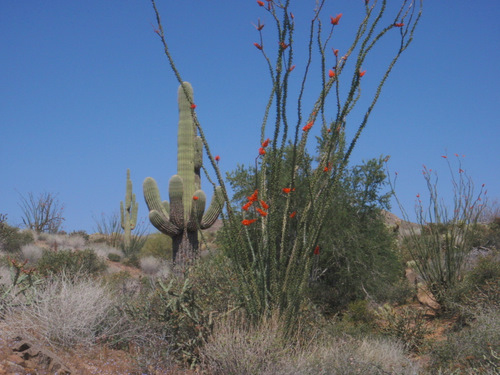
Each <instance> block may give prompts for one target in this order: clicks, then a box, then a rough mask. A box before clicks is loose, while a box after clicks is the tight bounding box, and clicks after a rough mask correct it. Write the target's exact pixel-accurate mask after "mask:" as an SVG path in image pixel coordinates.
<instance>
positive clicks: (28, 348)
mask: <svg viewBox="0 0 500 375" xmlns="http://www.w3.org/2000/svg"><path fill="white" fill-rule="evenodd" d="M12 349H13V351H14V352H17V353H19V354H13V355H12V356H11V357H17V358H19V359H20V360H21V363H17V362H14V363H16V364H19V365H22V366H25V367H27V366H28V365H29V367H34V364H35V362H37V363H39V364H41V365H42V366H43V367H45V368H46V369H47V370H49V371H51V372H52V373H57V374H59V375H69V374H71V373H75V371H74V370H73V369H71V368H69V367H68V366H66V365H64V363H63V361H62V359H61V358H59V357H58V356H57V355H56V354H55V353H52V352H51V351H50V350H48V349H44V348H39V347H36V346H35V345H33V344H31V343H30V342H28V341H26V340H22V341H20V342H18V343H17V344H16V345H15V346H14V347H13V348H12ZM26 361H28V362H29V363H26Z"/></svg>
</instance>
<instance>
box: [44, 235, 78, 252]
mask: <svg viewBox="0 0 500 375" xmlns="http://www.w3.org/2000/svg"><path fill="white" fill-rule="evenodd" d="M37 236H38V239H39V240H42V241H44V242H45V243H46V244H47V245H48V246H50V248H51V249H53V250H55V251H57V250H62V249H64V250H82V249H83V248H85V246H86V244H87V241H86V240H85V238H84V237H81V236H77V235H73V236H69V235H67V234H61V233H40V234H37Z"/></svg>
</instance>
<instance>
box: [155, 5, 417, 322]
mask: <svg viewBox="0 0 500 375" xmlns="http://www.w3.org/2000/svg"><path fill="white" fill-rule="evenodd" d="M151 2H152V5H153V8H154V11H155V13H156V18H157V22H158V25H157V28H156V27H155V32H156V33H157V34H158V36H159V37H160V39H161V42H162V44H163V47H164V51H165V54H166V55H167V58H168V60H169V63H170V66H171V68H172V70H173V72H174V74H175V76H176V78H177V79H178V81H179V82H182V78H181V75H180V73H179V70H178V69H177V67H176V66H175V63H174V59H173V58H172V54H171V53H170V51H169V48H168V44H167V41H166V37H165V33H164V29H163V27H162V25H161V20H160V16H159V13H158V9H157V7H156V4H155V0H151ZM293 3H294V2H293V1H292V0H266V1H260V0H259V1H256V3H255V4H256V11H257V10H258V11H259V15H261V16H265V17H266V18H263V19H262V20H263V22H261V21H260V19H259V21H258V22H257V24H256V25H255V28H256V29H257V32H258V37H257V38H256V42H255V43H253V46H251V45H250V46H249V48H252V49H254V51H255V53H259V54H260V55H261V56H262V58H263V61H264V64H263V65H264V66H266V67H267V71H268V72H269V76H270V77H269V78H270V81H271V88H270V93H269V96H268V98H269V99H268V101H267V104H266V106H265V108H264V111H263V120H262V124H261V127H260V129H255V133H256V136H257V134H259V133H260V140H259V142H258V143H260V145H258V143H257V141H256V143H255V144H256V156H257V158H256V165H255V176H254V177H255V179H254V180H255V186H254V189H255V190H254V193H253V194H252V195H250V196H249V197H248V202H247V203H246V204H245V205H244V206H243V207H242V210H241V214H240V213H238V212H235V210H233V209H232V208H231V205H230V200H229V198H228V195H227V189H226V188H225V187H224V181H223V179H222V176H221V173H220V170H219V168H218V165H217V163H216V161H215V159H214V158H213V157H212V154H211V151H210V148H209V145H208V143H207V142H206V138H205V137H204V136H203V130H202V127H201V126H200V124H199V123H198V122H197V121H196V117H194V119H195V126H196V129H197V130H198V132H199V134H200V136H201V137H202V140H203V146H204V148H205V150H206V152H207V155H208V157H209V159H210V162H211V164H212V166H213V167H214V171H215V174H216V175H217V179H218V182H219V184H220V185H221V186H222V192H223V196H224V199H225V200H226V210H227V211H226V212H225V213H224V215H223V216H224V217H225V219H227V220H226V222H225V225H224V227H223V230H224V233H223V234H224V237H225V238H223V239H224V241H223V248H224V252H225V254H226V255H228V256H229V257H230V258H231V260H232V265H233V266H234V267H235V270H236V274H237V276H238V280H237V282H238V296H239V297H240V298H241V302H242V305H243V306H244V307H245V309H246V312H247V313H248V315H249V316H251V317H255V318H257V319H258V318H260V317H262V316H263V315H264V314H267V313H269V311H272V310H275V309H277V310H278V311H279V312H280V314H281V316H282V317H284V319H285V322H286V324H287V327H289V328H292V327H293V326H296V324H295V323H296V319H297V317H298V313H299V311H300V307H301V306H302V303H303V302H304V300H305V298H306V296H307V287H308V283H309V280H310V274H311V268H312V264H313V263H314V261H315V260H316V259H317V256H318V255H319V254H320V252H321V251H322V250H321V246H322V245H323V243H322V232H323V231H324V230H325V228H324V223H325V220H324V219H325V217H327V216H328V215H331V214H332V211H331V208H332V201H333V197H335V194H336V193H337V189H338V185H339V178H340V176H341V175H342V172H343V171H344V170H345V169H346V167H347V166H348V162H349V159H350V156H351V154H352V151H353V149H354V147H355V145H356V143H357V141H358V139H359V137H360V135H361V133H362V132H363V130H364V129H365V127H366V125H367V122H368V119H369V118H370V115H371V114H372V111H373V108H374V107H375V105H376V103H377V101H378V99H379V97H380V94H381V91H382V88H383V86H384V84H385V83H386V81H387V79H388V76H389V75H390V73H391V71H392V69H393V67H394V66H395V64H396V62H397V61H398V59H399V57H400V56H401V55H402V53H403V52H404V51H405V50H406V49H407V48H408V46H409V45H410V44H411V41H412V40H413V35H414V31H415V29H416V25H417V23H418V21H419V19H420V15H421V9H422V0H400V1H391V2H389V1H388V0H364V1H362V0H360V1H358V2H351V1H349V2H348V3H356V4H357V5H356V6H357V7H358V9H359V14H360V23H359V26H358V27H357V30H356V32H355V33H354V36H353V39H352V41H351V42H349V43H348V44H344V45H343V46H342V45H341V44H343V43H340V42H339V41H337V40H336V38H334V37H337V35H342V34H339V33H338V32H337V30H338V29H339V28H340V29H341V30H342V28H344V27H345V25H344V24H343V20H342V13H333V14H336V15H335V16H333V15H330V17H329V18H328V17H327V18H326V22H325V19H323V20H321V18H322V16H323V13H324V12H325V9H326V8H329V7H332V6H338V4H337V2H327V1H326V0H316V1H312V0H311V1H310V3H311V8H313V7H314V9H313V15H312V19H310V21H309V25H310V26H309V27H308V28H306V29H302V30H304V31H305V33H307V38H306V44H305V45H304V46H303V47H305V48H304V53H305V54H302V56H304V57H305V61H302V63H300V62H298V63H297V64H295V60H294V59H295V56H300V55H299V54H298V53H297V52H298V50H299V49H298V46H299V45H298V43H299V42H298V41H299V40H301V39H302V38H296V32H297V29H298V27H299V25H300V24H301V23H302V24H304V22H307V21H308V20H304V16H305V17H308V16H307V15H303V14H300V13H297V12H296V13H295V14H297V15H294V9H293V8H292V4H293ZM304 3H309V2H306V1H303V0H301V1H298V2H296V4H304ZM330 9H331V10H332V11H335V12H337V10H336V9H334V8H330ZM338 11H341V9H338ZM299 19H300V21H301V22H297V25H296V20H299ZM267 23H272V24H273V26H275V27H273V28H271V29H272V30H276V32H277V33H276V37H275V38H273V39H271V41H270V42H269V41H268V40H269V39H270V38H269V36H268V34H267V33H268V30H269V29H270V28H269V27H266V28H264V26H265V24H267ZM382 41H383V43H386V41H387V42H388V43H391V41H395V48H394V52H393V53H392V56H390V58H388V59H387V58H385V56H377V55H376V53H375V52H374V51H377V50H379V48H378V45H379V44H383V43H381V42H382ZM376 47H377V48H376ZM330 49H331V51H332V52H333V53H329V51H330ZM381 51H382V54H385V53H387V51H389V49H384V50H381ZM373 55H375V56H373ZM313 57H314V58H313ZM370 60H371V61H377V62H378V63H377V64H378V66H377V68H376V69H370V68H367V65H368V62H369V61H370ZM315 61H318V66H317V67H315V68H313V62H315ZM330 67H331V68H330ZM365 69H368V70H365ZM367 72H368V73H367ZM312 77H316V78H315V85H316V86H315V85H311V84H309V82H308V81H310V80H311V79H313V78H312ZM311 87H317V88H318V92H316V93H312V95H313V96H312V97H311V95H309V90H310V88H311ZM362 87H363V90H361V88H362ZM293 88H297V92H295V93H291V91H292V89H293ZM362 91H363V95H365V93H366V92H370V91H371V94H370V95H371V99H369V100H368V101H367V102H365V101H364V100H361V101H360V100H359V99H360V97H361V93H362ZM311 98H312V99H311ZM360 103H367V106H366V109H365V111H364V115H362V116H361V119H360V120H356V119H354V121H355V122H356V123H355V124H352V122H353V120H352V118H353V116H351V114H353V113H355V111H354V109H355V107H356V106H359V105H360ZM306 105H307V106H308V108H306ZM358 114H359V112H358ZM353 127H354V128H353ZM347 128H350V129H351V128H353V129H352V131H351V132H347V131H346V129H347ZM259 130H260V132H259ZM246 132H247V133H248V129H247V130H246ZM314 136H316V137H317V139H318V148H317V150H318V152H317V154H316V155H312V157H313V158H314V159H315V161H316V165H317V168H316V169H315V170H312V171H304V170H303V169H302V167H301V165H302V164H303V163H302V161H303V160H304V158H305V156H306V151H307V146H308V144H310V143H311V142H308V140H310V139H311V138H312V137H314ZM268 137H269V138H268ZM288 145H291V147H292V155H291V157H290V158H289V160H291V162H292V164H293V165H292V168H288V171H289V172H287V171H286V169H285V167H284V165H285V163H284V157H285V150H286V148H287V147H288ZM257 148H258V152H257ZM309 172H310V173H309ZM301 174H302V175H307V182H308V183H307V191H306V192H300V191H299V189H296V186H297V179H298V177H299V175H301Z"/></svg>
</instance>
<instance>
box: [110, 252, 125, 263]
mask: <svg viewBox="0 0 500 375" xmlns="http://www.w3.org/2000/svg"><path fill="white" fill-rule="evenodd" d="M108 259H109V260H110V261H112V262H119V261H120V260H122V257H121V256H120V255H119V254H116V253H109V254H108Z"/></svg>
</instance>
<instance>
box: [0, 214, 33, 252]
mask: <svg viewBox="0 0 500 375" xmlns="http://www.w3.org/2000/svg"><path fill="white" fill-rule="evenodd" d="M33 241H34V237H33V233H32V232H31V231H26V230H25V231H20V230H19V228H17V227H13V226H10V225H9V224H7V220H6V217H4V218H3V219H2V220H0V251H4V252H6V253H11V254H12V253H16V252H18V251H20V250H21V247H22V246H23V245H27V244H29V243H32V242H33Z"/></svg>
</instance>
